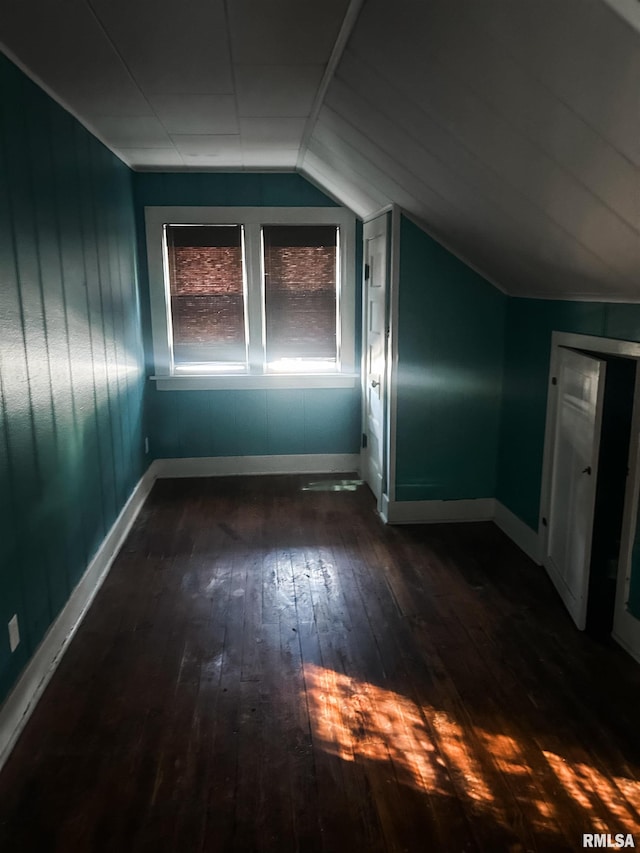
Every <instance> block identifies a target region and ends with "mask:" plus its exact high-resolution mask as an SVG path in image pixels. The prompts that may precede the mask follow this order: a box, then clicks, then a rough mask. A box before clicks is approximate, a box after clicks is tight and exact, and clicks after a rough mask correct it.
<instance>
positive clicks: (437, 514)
mask: <svg viewBox="0 0 640 853" xmlns="http://www.w3.org/2000/svg"><path fill="white" fill-rule="evenodd" d="M381 514H382V516H383V518H384V519H385V521H387V523H388V524H429V523H431V522H454V521H493V518H494V515H495V500H494V499H493V498H475V499H472V500H460V501H392V500H388V499H386V500H385V501H384V502H383V506H382V513H381Z"/></svg>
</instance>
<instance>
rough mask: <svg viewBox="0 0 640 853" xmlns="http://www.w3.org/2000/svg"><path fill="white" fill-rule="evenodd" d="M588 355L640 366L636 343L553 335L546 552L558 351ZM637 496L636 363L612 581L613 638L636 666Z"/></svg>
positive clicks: (639, 393)
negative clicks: (632, 607)
mask: <svg viewBox="0 0 640 853" xmlns="http://www.w3.org/2000/svg"><path fill="white" fill-rule="evenodd" d="M561 347H562V348H570V349H578V350H589V351H590V352H592V353H593V354H594V355H596V356H597V355H599V354H602V355H617V356H621V357H623V358H632V359H634V360H635V361H636V362H640V343H635V342H633V341H624V340H618V339H614V338H601V337H596V336H593V335H581V334H574V333H570V332H552V334H551V359H550V364H549V377H548V386H547V387H548V394H547V417H546V423H545V440H544V454H543V462H542V484H541V492H540V515H539V520H538V536H539V541H540V544H541V552H542V553H543V554H544V553H546V550H547V546H548V541H547V539H548V530H549V528H548V527H547V526H545V525H544V524H543V521H542V520H543V518H545V517H547V515H548V509H549V504H550V499H551V467H552V463H553V443H554V427H555V420H556V416H557V409H558V391H557V388H558V386H557V385H554V384H553V383H552V378H553V377H554V376H556V375H557V370H558V364H559V357H560V348H561ZM639 493H640V364H639V365H638V369H637V373H636V384H635V388H634V398H633V414H632V418H631V439H630V443H629V475H628V477H627V485H626V489H625V497H624V509H623V516H622V533H621V537H620V557H619V560H618V575H617V579H616V604H615V612H614V619H613V630H612V632H611V633H612V636H613V638H614V639H615V640H616V642H618V643H619V644H620V645H621V646H622V647H623V648H624V649H626V651H628V652H629V654H631V655H632V656H633V657H634V658H636V660H638V661H640V619H636V617H634V616H632V615H631V613H629V611H628V610H627V608H626V602H627V600H628V598H629V586H630V579H631V557H632V549H633V541H634V538H635V533H636V518H637V509H638V503H639Z"/></svg>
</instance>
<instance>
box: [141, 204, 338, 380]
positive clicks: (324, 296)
mask: <svg viewBox="0 0 640 853" xmlns="http://www.w3.org/2000/svg"><path fill="white" fill-rule="evenodd" d="M185 211H186V212H187V213H186V215H185ZM145 212H146V218H147V244H148V257H149V276H150V284H151V302H152V331H153V339H154V355H155V361H156V376H155V377H154V378H156V379H158V380H160V381H161V382H162V380H164V379H165V378H168V377H171V378H176V379H177V378H179V377H203V376H211V377H218V379H219V382H217V381H213V380H212V381H213V384H206V383H205V384H203V383H202V381H199V382H198V383H197V384H193V383H191V384H190V385H187V384H176V383H174V384H173V385H172V387H269V386H270V385H273V386H274V387H298V386H299V387H304V386H305V380H304V377H305V376H306V377H312V378H311V379H310V383H306V384H310V385H311V386H315V387H338V386H341V387H344V386H345V383H340V382H336V381H334V380H335V377H337V376H340V375H341V374H342V375H346V374H348V375H350V376H352V377H353V376H354V375H355V358H354V356H355V353H354V326H355V313H354V306H355V282H354V281H353V280H351V281H350V282H349V283H347V281H346V280H345V276H344V271H345V269H348V268H349V267H351V269H352V270H353V267H354V253H353V236H354V234H353V232H354V220H353V217H352V216H351V215H350V214H348V213H347V212H346V211H343V210H341V209H334V208H311V209H306V208H305V209H301V208H297V209H282V208H275V209H266V208H233V209H232V208H220V209H215V208H189V209H185V208H178V209H167V208H147V209H146V211H145ZM172 214H173V215H172ZM158 230H159V231H160V233H161V246H160V252H158V247H157V233H158ZM159 278H162V282H163V285H162V287H160V286H159V285H158V283H157V280H158V279H159ZM162 294H163V295H164V298H162ZM231 376H235V377H236V379H235V380H231V379H230V378H229V379H227V380H225V379H224V378H225V377H231ZM243 376H244V377H246V378H245V379H243ZM287 376H289V377H290V381H286V377H287ZM260 377H263V379H260ZM269 377H271V379H269ZM294 377H295V378H294ZM322 377H325V380H322ZM330 377H334V380H332V379H331V378H330ZM234 383H235V384H234ZM165 386H166V387H169V385H166V382H165V385H162V384H161V385H159V386H158V387H159V388H160V389H161V390H162V389H163V387H165Z"/></svg>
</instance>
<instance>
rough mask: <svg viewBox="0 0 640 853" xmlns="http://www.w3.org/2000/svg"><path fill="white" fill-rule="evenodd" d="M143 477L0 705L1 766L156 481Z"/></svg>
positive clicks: (146, 474) (147, 474)
mask: <svg viewBox="0 0 640 853" xmlns="http://www.w3.org/2000/svg"><path fill="white" fill-rule="evenodd" d="M155 479H156V478H155V476H154V474H153V472H152V471H151V468H149V469H148V470H147V472H146V473H145V474H144V475H143V476H142V477H141V479H140V481H139V483H138V485H137V486H136V487H135V489H134V490H133V492H132V493H131V496H130V497H129V500H128V501H127V503H126V504H125V505H124V507H123V508H122V511H121V512H120V515H119V516H118V518H117V519H116V520H115V522H114V523H113V526H112V527H111V530H110V531H109V532H108V533H107V535H106V537H105V539H104V540H103V542H102V545H101V546H100V548H99V549H98V552H97V554H96V555H95V557H94V558H93V559H92V561H91V563H90V564H89V566H88V567H87V570H86V571H85V573H84V575H83V576H82V578H81V579H80V581H79V582H78V585H77V586H76V588H75V589H74V590H73V592H72V593H71V596H70V597H69V600H68V601H67V603H66V604H65V606H64V608H63V609H62V610H61V612H60V613H59V615H58V617H57V618H56V620H55V622H53V624H52V625H51V626H50V628H49V630H48V631H47V633H46V634H45V636H44V638H43V639H42V642H41V643H40V645H39V646H38V648H37V649H36V651H35V653H34V655H33V657H32V658H31V660H30V661H29V663H28V664H27V666H26V668H25V670H24V671H23V673H22V675H21V676H20V678H19V679H18V682H17V683H16V685H15V687H14V688H13V690H12V691H11V693H10V694H9V696H8V697H7V699H6V700H5V702H4V704H3V705H2V706H1V707H0V769H1V768H2V766H3V764H4V762H5V761H6V760H7V758H8V757H9V754H10V752H11V750H12V749H13V746H14V744H15V743H16V741H17V739H18V737H19V736H20V733H21V732H22V730H23V728H24V726H25V725H26V723H27V720H28V719H29V717H30V716H31V713H32V712H33V709H34V708H35V706H36V704H37V702H38V700H39V699H40V697H41V695H42V693H43V692H44V689H45V687H46V686H47V684H48V683H49V680H50V678H51V676H52V675H53V673H54V672H55V670H56V668H57V666H58V664H59V663H60V660H61V659H62V655H63V654H64V652H65V651H66V649H67V646H68V645H69V642H70V641H71V638H72V637H73V635H74V634H75V632H76V631H77V629H78V626H79V625H80V623H81V622H82V619H83V618H84V615H85V613H86V612H87V610H88V609H89V606H90V605H91V602H92V601H93V599H94V597H95V595H96V593H97V592H98V590H99V589H100V587H101V585H102V583H103V581H104V579H105V578H106V576H107V574H108V572H109V569H110V568H111V565H112V563H113V561H114V559H115V556H116V554H117V553H118V551H119V550H120V547H121V545H122V543H123V542H124V539H125V537H126V536H127V534H128V532H129V530H130V529H131V526H132V524H133V522H134V521H135V519H136V516H137V515H138V513H139V511H140V508H141V507H142V505H143V503H144V502H145V500H146V498H147V496H148V494H149V492H150V491H151V488H152V486H153V484H154V482H155Z"/></svg>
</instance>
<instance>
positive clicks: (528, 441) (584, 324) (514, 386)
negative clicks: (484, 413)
mask: <svg viewBox="0 0 640 853" xmlns="http://www.w3.org/2000/svg"><path fill="white" fill-rule="evenodd" d="M552 331H558V332H576V333H579V334H584V335H598V336H600V337H606V338H620V339H623V340H629V341H640V305H623V304H609V303H602V302H565V301H560V300H558V301H555V300H542V299H515V298H514V299H509V301H508V306H507V318H506V334H505V369H504V387H503V398H502V421H501V431H500V453H499V459H498V488H497V493H496V497H497V498H498V500H500V501H501V502H502V503H503V504H504V505H505V506H506V507H508V508H509V509H510V510H511V511H512V512H513V513H515V514H516V515H517V516H518V517H519V518H521V519H522V520H523V521H524V522H525V523H526V524H528V525H529V527H531V528H533V529H534V530H537V529H538V512H539V506H540V487H541V482H542V454H543V449H544V429H545V419H546V410H547V381H548V377H549V363H550V357H551V332H552Z"/></svg>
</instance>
